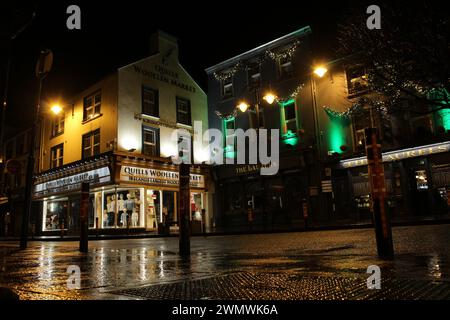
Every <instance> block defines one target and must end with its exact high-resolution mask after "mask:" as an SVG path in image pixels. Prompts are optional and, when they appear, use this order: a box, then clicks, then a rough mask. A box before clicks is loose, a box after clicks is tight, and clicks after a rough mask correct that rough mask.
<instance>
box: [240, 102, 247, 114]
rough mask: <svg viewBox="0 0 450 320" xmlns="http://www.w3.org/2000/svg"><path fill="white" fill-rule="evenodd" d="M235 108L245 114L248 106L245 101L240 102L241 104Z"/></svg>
mask: <svg viewBox="0 0 450 320" xmlns="http://www.w3.org/2000/svg"><path fill="white" fill-rule="evenodd" d="M237 108H238V109H239V110H241V112H245V111H247V109H248V104H247V103H246V102H245V101H241V103H239V104H238V106H237Z"/></svg>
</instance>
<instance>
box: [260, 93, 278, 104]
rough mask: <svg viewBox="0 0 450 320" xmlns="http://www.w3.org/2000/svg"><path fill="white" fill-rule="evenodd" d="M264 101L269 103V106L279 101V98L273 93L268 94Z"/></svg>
mask: <svg viewBox="0 0 450 320" xmlns="http://www.w3.org/2000/svg"><path fill="white" fill-rule="evenodd" d="M263 99H264V100H266V102H267V103H268V104H272V103H273V102H274V101H275V100H276V99H277V97H276V96H275V95H274V94H273V93H272V92H268V93H267V94H266V95H265V96H264V97H263Z"/></svg>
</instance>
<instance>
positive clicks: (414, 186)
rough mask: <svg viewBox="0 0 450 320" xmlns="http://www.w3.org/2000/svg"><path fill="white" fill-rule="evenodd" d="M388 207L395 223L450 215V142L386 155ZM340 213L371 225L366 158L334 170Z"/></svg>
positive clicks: (334, 183) (346, 162)
mask: <svg viewBox="0 0 450 320" xmlns="http://www.w3.org/2000/svg"><path fill="white" fill-rule="evenodd" d="M383 162H384V169H385V180H386V192H387V205H388V208H389V211H390V213H391V216H392V219H393V221H394V222H396V221H397V222H401V221H408V220H415V219H416V220H417V219H419V220H420V219H438V218H443V217H448V216H449V214H450V202H449V201H448V199H449V197H448V196H449V194H450V142H443V143H437V144H432V145H425V146H420V147H415V148H408V149H404V150H395V151H390V152H386V153H383ZM333 189H334V195H335V202H336V209H337V214H338V216H339V217H341V218H342V220H345V221H347V222H349V223H370V222H371V219H372V217H371V213H370V186H369V178H368V173H367V161H366V159H365V158H364V157H361V158H355V159H346V160H342V161H341V162H340V163H339V164H338V165H337V166H336V167H335V168H334V170H333Z"/></svg>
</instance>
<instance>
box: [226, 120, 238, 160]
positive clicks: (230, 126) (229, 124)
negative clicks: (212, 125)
mask: <svg viewBox="0 0 450 320" xmlns="http://www.w3.org/2000/svg"><path fill="white" fill-rule="evenodd" d="M223 127H224V138H225V139H224V155H225V157H226V158H234V157H235V156H236V135H235V133H234V130H235V128H236V122H235V119H234V117H233V118H229V119H224V120H223ZM229 130H232V132H229Z"/></svg>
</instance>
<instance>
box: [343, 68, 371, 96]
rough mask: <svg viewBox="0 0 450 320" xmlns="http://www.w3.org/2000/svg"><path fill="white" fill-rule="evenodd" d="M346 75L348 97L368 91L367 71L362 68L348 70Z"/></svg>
mask: <svg viewBox="0 0 450 320" xmlns="http://www.w3.org/2000/svg"><path fill="white" fill-rule="evenodd" d="M346 73H347V88H348V94H349V95H355V94H359V93H363V92H365V91H367V90H368V89H369V83H368V76H367V70H366V68H365V67H364V66H354V67H351V68H348V69H347V71H346Z"/></svg>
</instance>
